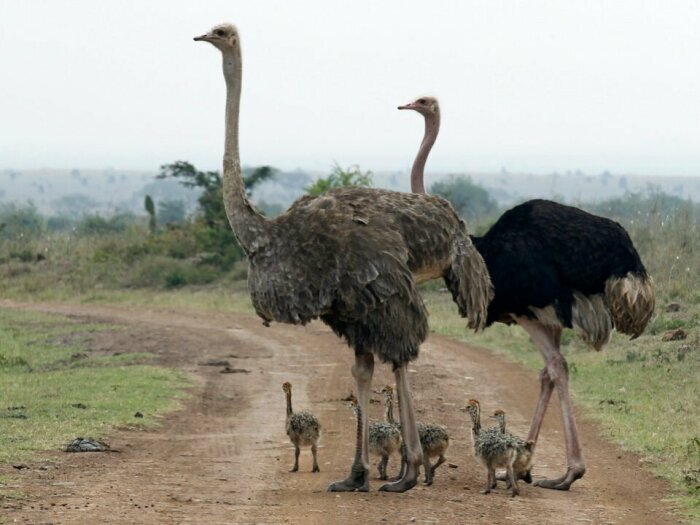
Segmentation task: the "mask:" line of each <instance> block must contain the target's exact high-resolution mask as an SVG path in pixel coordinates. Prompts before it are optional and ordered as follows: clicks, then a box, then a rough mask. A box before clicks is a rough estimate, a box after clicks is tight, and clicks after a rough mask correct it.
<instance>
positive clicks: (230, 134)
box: [223, 46, 269, 254]
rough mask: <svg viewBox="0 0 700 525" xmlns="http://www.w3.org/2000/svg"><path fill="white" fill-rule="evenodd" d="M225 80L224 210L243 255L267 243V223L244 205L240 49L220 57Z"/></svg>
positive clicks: (248, 205)
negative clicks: (239, 142) (240, 142)
mask: <svg viewBox="0 0 700 525" xmlns="http://www.w3.org/2000/svg"><path fill="white" fill-rule="evenodd" d="M223 59H224V63H223V66H224V78H225V79H226V142H225V144H224V180H223V192H224V206H225V208H226V216H227V217H228V222H229V224H230V225H231V228H232V229H233V233H234V234H235V235H236V238H237V239H238V243H239V244H240V245H241V247H242V248H243V249H244V250H245V252H246V253H248V254H250V253H251V252H255V251H257V249H258V248H259V247H260V246H263V245H264V244H267V242H269V234H268V229H269V227H268V222H267V220H266V219H265V217H263V216H262V215H261V214H260V213H259V212H258V211H257V210H256V209H255V208H254V207H253V206H252V205H251V204H250V202H249V201H248V197H247V196H246V191H245V184H244V183H243V174H242V171H241V156H240V152H239V149H238V117H239V113H240V105H241V81H242V64H241V48H240V46H236V47H235V50H230V51H227V52H224V53H223Z"/></svg>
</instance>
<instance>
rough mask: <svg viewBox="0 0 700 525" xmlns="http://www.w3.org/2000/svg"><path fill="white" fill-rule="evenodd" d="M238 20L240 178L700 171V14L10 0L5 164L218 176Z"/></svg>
mask: <svg viewBox="0 0 700 525" xmlns="http://www.w3.org/2000/svg"><path fill="white" fill-rule="evenodd" d="M222 21H230V22H234V23H236V24H237V25H238V27H239V31H240V33H241V40H242V44H243V59H244V65H243V68H244V85H243V99H242V122H241V151H242V160H243V162H244V164H251V165H255V164H272V165H275V166H278V167H281V168H295V167H302V168H306V169H313V170H325V169H327V168H328V167H329V166H330V165H331V164H332V163H333V162H334V161H338V162H339V163H341V164H350V163H359V164H360V165H361V166H362V167H363V168H371V169H373V170H380V171H383V170H397V169H405V168H407V167H409V166H410V165H411V163H412V160H413V155H414V153H415V151H416V149H417V147H418V144H419V142H420V139H421V136H422V132H423V126H422V122H421V119H420V117H419V116H418V115H417V114H414V113H407V112H399V111H398V110H397V109H396V106H397V105H398V104H401V103H405V102H407V101H409V100H411V99H413V98H415V97H416V96H418V95H422V94H433V95H436V96H438V97H439V99H440V102H441V106H442V114H443V125H442V129H441V133H440V137H439V138H438V141H437V144H436V146H435V148H434V150H433V153H432V155H431V158H430V160H429V164H428V170H429V171H442V172H444V171H486V170H498V169H500V168H501V167H502V166H504V167H506V168H507V169H509V170H510V171H532V172H535V173H549V172H551V171H555V170H558V171H564V170H567V169H576V168H580V169H583V170H584V171H586V172H589V173H599V172H601V171H603V170H605V169H608V170H611V171H612V172H614V173H625V172H626V173H643V174H676V175H700V58H699V57H700V29H699V28H700V2H696V1H691V0H687V1H684V0H675V1H670V0H666V1H661V0H659V1H655V2H654V1H640V0H636V1H608V0H601V1H599V2H594V1H571V0H567V1H560V0H553V1H549V2H545V1H533V0H528V1H522V2H514V1H513V2H500V1H495V0H483V1H480V2H473V1H472V2H457V1H452V2H447V1H444V2H441V1H436V0H433V1H430V2H428V1H411V0H402V1H398V2H388V1H381V2H380V1H376V0H375V1H367V2H364V1H358V0H355V1H352V2H340V1H330V0H306V1H299V0H295V1H276V2H262V1H254V2H253V1H248V2H242V1H232V0H227V1H207V2H192V1H173V0H167V1H166V0H161V1H152V0H149V1H142V0H139V1H123V0H122V1H111V2H107V1H100V2H96V1H94V0H90V1H72V2H67V1H62V2H59V1H48V0H47V1H37V0H35V1H32V2H25V1H19V0H15V1H9V0H0V71H1V72H2V75H1V76H0V168H5V167H14V168H38V167H58V168H72V167H78V168H102V167H107V166H112V167H115V168H117V169H148V170H151V169H156V168H157V167H158V165H159V164H162V163H165V162H170V161H173V160H176V159H187V160H190V161H191V162H193V163H195V164H196V165H198V166H200V167H202V168H216V167H218V166H219V165H220V159H221V156H222V148H223V113H224V83H223V78H222V74H221V68H220V55H219V52H218V51H216V50H215V49H214V48H213V47H211V46H209V45H207V44H204V43H195V42H193V41H192V37H193V36H194V35H197V34H201V33H203V32H205V31H207V30H208V29H209V28H210V27H211V26H212V25H214V24H216V23H218V22H222Z"/></svg>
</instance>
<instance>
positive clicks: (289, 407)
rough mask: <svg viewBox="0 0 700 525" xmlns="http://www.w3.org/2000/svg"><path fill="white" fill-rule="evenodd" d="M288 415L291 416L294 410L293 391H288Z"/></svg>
mask: <svg viewBox="0 0 700 525" xmlns="http://www.w3.org/2000/svg"><path fill="white" fill-rule="evenodd" d="M286 394H287V417H289V416H291V415H292V414H293V413H294V411H293V410H292V393H291V392H287V393H286Z"/></svg>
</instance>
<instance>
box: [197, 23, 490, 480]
mask: <svg viewBox="0 0 700 525" xmlns="http://www.w3.org/2000/svg"><path fill="white" fill-rule="evenodd" d="M195 40H202V41H205V42H209V43H211V44H213V45H214V46H215V47H216V48H218V49H219V50H220V51H221V53H222V55H223V70H224V78H225V80H226V88H227V89H226V92H227V95H226V143H225V154H224V173H223V193H224V204H225V206H226V213H227V216H228V219H229V222H230V223H231V227H232V228H233V231H234V233H235V234H236V238H237V239H238V241H239V243H240V245H241V247H242V248H243V249H244V250H245V252H246V254H247V255H248V264H249V266H248V289H249V291H250V296H251V299H252V303H253V306H254V307H255V311H256V312H257V314H258V315H259V316H260V317H261V318H262V319H263V320H264V322H265V323H266V324H267V323H269V322H270V321H278V322H283V323H291V324H305V323H308V322H309V321H311V320H312V319H316V318H319V317H320V318H321V320H322V321H323V322H325V323H326V324H328V325H329V326H330V327H331V328H332V329H333V331H334V332H335V333H336V334H338V335H339V336H342V337H344V338H345V339H346V340H347V342H348V344H349V345H350V346H351V347H352V348H353V349H354V350H355V365H354V366H353V370H352V372H353V375H354V377H355V380H356V381H357V392H358V398H359V409H360V410H359V414H360V417H361V418H362V419H363V421H362V436H361V437H362V439H361V440H360V447H358V449H357V450H356V459H355V461H354V462H353V466H352V470H351V473H350V476H349V477H348V478H347V479H345V480H343V481H339V482H337V483H333V484H332V485H331V486H330V487H329V490H334V491H351V490H368V479H369V457H368V432H367V430H368V425H367V417H366V415H367V414H368V413H369V411H368V410H367V408H368V402H369V394H370V388H371V381H372V373H373V369H374V356H375V355H376V356H377V357H378V358H379V359H380V360H381V361H383V362H387V363H391V364H392V365H393V368H394V375H395V379H396V387H397V392H398V398H399V408H400V416H401V430H402V437H403V441H404V443H406V447H407V454H408V463H409V464H408V469H407V470H406V472H405V474H404V476H403V477H402V478H401V479H399V480H398V481H397V482H395V483H390V484H386V485H384V486H383V487H382V488H381V490H387V491H394V492H403V491H405V490H407V489H410V488H411V487H413V486H414V485H415V484H416V478H417V476H418V467H419V465H420V464H421V459H422V458H421V445H420V442H419V437H418V431H417V429H416V421H415V414H414V411H413V406H412V400H411V394H410V390H409V385H408V378H407V370H406V364H407V363H408V362H409V361H410V360H412V359H415V358H416V357H417V355H418V347H419V346H420V344H421V343H422V342H423V341H424V340H425V338H426V336H427V331H428V324H427V312H426V309H425V306H424V304H423V301H422V300H421V298H420V296H419V295H418V293H417V291H416V283H417V282H421V281H424V280H427V279H432V278H437V277H444V278H445V279H446V280H447V281H448V283H449V285H450V287H451V289H452V290H453V293H454V296H455V297H456V301H457V303H458V305H459V308H460V311H461V312H462V313H463V314H465V316H468V319H469V324H470V325H471V326H473V327H475V328H478V327H480V326H482V325H483V323H484V322H485V320H486V313H487V306H488V301H489V299H490V297H491V283H490V281H489V278H488V272H487V271H486V266H485V265H484V261H483V259H482V258H481V256H480V255H479V253H478V252H477V251H476V249H474V246H473V244H472V242H471V240H470V239H469V235H468V233H467V230H466V227H465V225H464V223H463V222H462V221H461V220H460V219H459V217H458V215H457V213H456V212H455V211H454V209H453V208H452V206H451V205H450V204H449V203H448V202H447V201H445V200H444V199H441V198H438V197H432V196H428V195H414V194H409V193H398V192H393V191H385V190H377V189H368V188H346V189H340V190H334V191H330V192H328V193H326V194H324V195H322V196H320V197H315V198H313V197H302V198H301V199H299V200H297V201H296V202H295V203H294V204H292V206H291V207H290V208H289V209H288V210H287V211H286V212H285V213H283V214H282V215H280V216H278V217H276V218H274V219H266V218H265V217H263V216H262V215H261V214H260V213H258V211H257V210H255V208H253V207H252V206H251V204H250V203H249V202H248V199H247V198H246V192H245V189H244V186H243V179H242V178H241V163H240V155H239V150H238V115H239V106H240V94H241V69H242V68H241V46H240V37H239V35H238V31H237V30H236V28H235V27H234V26H232V25H230V24H223V25H219V26H216V27H214V28H213V29H212V30H211V31H210V32H209V33H206V34H205V35H202V36H200V37H196V38H195Z"/></svg>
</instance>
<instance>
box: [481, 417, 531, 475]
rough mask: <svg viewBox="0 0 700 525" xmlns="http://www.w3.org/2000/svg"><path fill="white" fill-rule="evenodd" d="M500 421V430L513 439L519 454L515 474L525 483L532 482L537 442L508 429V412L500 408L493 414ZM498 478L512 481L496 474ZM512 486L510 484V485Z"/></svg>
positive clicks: (515, 464) (514, 464)
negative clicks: (526, 439)
mask: <svg viewBox="0 0 700 525" xmlns="http://www.w3.org/2000/svg"><path fill="white" fill-rule="evenodd" d="M491 418H492V419H495V420H496V422H497V423H498V430H499V432H500V433H501V434H503V435H504V436H505V437H506V438H507V439H508V440H511V441H512V442H513V443H514V444H515V447H516V450H517V455H516V458H515V463H513V475H514V477H515V479H516V480H518V479H522V480H523V481H525V483H532V474H531V471H532V459H533V456H534V453H535V442H534V441H532V440H528V441H525V440H524V439H522V438H520V437H518V436H516V435H513V434H511V433H510V432H507V431H506V413H505V412H504V411H503V410H501V409H498V410H496V411H495V412H494V413H493V416H491ZM496 478H497V479H499V480H501V481H505V482H507V483H508V484H510V481H509V480H508V479H507V478H506V477H505V476H500V475H497V476H496ZM509 488H510V485H509Z"/></svg>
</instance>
